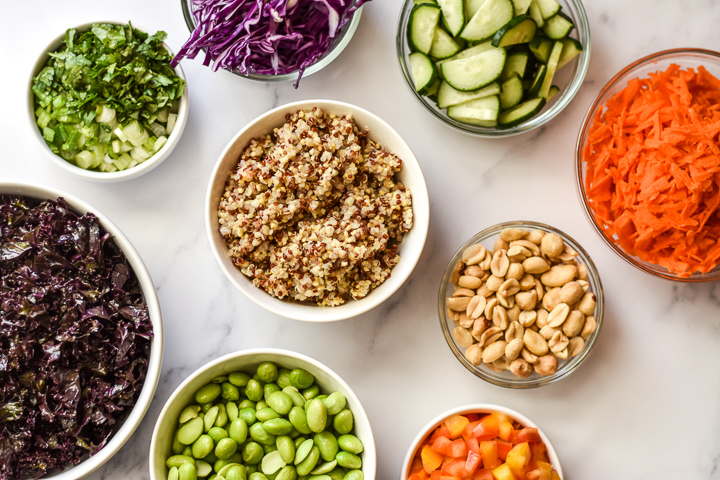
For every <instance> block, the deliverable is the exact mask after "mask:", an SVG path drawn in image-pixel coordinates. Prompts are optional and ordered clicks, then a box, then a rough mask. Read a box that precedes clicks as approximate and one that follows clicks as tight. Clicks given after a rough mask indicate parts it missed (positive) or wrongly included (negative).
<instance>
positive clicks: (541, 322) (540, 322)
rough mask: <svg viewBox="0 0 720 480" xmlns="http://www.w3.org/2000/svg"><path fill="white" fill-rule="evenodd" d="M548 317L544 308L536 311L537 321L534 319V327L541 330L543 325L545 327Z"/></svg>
mask: <svg viewBox="0 0 720 480" xmlns="http://www.w3.org/2000/svg"><path fill="white" fill-rule="evenodd" d="M548 315H550V314H549V313H548V311H547V310H545V309H544V308H541V309H539V310H537V319H535V325H537V326H538V328H543V327H544V326H545V325H547V324H548Z"/></svg>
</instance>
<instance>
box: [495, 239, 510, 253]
mask: <svg viewBox="0 0 720 480" xmlns="http://www.w3.org/2000/svg"><path fill="white" fill-rule="evenodd" d="M507 249H508V242H506V241H505V240H503V239H502V238H500V237H498V239H497V240H495V243H494V244H493V250H492V253H493V254H495V253H496V252H498V251H500V250H506V251H507Z"/></svg>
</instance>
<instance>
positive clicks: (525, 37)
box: [492, 15, 537, 47]
mask: <svg viewBox="0 0 720 480" xmlns="http://www.w3.org/2000/svg"><path fill="white" fill-rule="evenodd" d="M536 30H537V24H536V23H535V20H533V19H532V18H530V17H528V16H527V15H518V16H517V17H515V18H513V19H512V20H510V21H509V22H508V23H506V24H505V25H503V26H502V27H500V30H498V31H497V32H495V36H493V39H492V46H493V47H507V46H509V45H517V44H519V43H528V42H530V41H531V40H532V39H533V38H534V37H535V31H536Z"/></svg>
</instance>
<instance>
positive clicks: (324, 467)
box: [310, 453, 337, 478]
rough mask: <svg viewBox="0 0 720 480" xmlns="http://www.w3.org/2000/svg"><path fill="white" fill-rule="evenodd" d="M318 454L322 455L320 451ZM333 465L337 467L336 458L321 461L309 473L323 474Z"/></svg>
mask: <svg viewBox="0 0 720 480" xmlns="http://www.w3.org/2000/svg"><path fill="white" fill-rule="evenodd" d="M320 455H322V453H321V454H320ZM335 467H337V460H332V461H330V462H325V463H321V464H320V465H318V466H317V467H315V469H314V470H313V471H312V472H310V475H324V474H326V473H330V472H331V471H332V470H333V469H334V468H335ZM328 478H330V477H328Z"/></svg>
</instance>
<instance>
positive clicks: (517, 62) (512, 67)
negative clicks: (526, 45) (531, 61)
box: [500, 52, 530, 81]
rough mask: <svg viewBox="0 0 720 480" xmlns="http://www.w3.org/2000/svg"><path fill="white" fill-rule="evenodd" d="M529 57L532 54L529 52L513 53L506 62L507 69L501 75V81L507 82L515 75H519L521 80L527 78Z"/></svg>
mask: <svg viewBox="0 0 720 480" xmlns="http://www.w3.org/2000/svg"><path fill="white" fill-rule="evenodd" d="M529 57H530V54H528V53H527V52H513V53H511V54H509V55H508V56H507V59H506V60H505V68H503V71H502V73H501V74H500V80H501V81H502V80H507V79H509V78H510V77H512V76H513V75H517V76H519V77H520V78H523V77H525V72H526V71H527V66H528V58H529Z"/></svg>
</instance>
